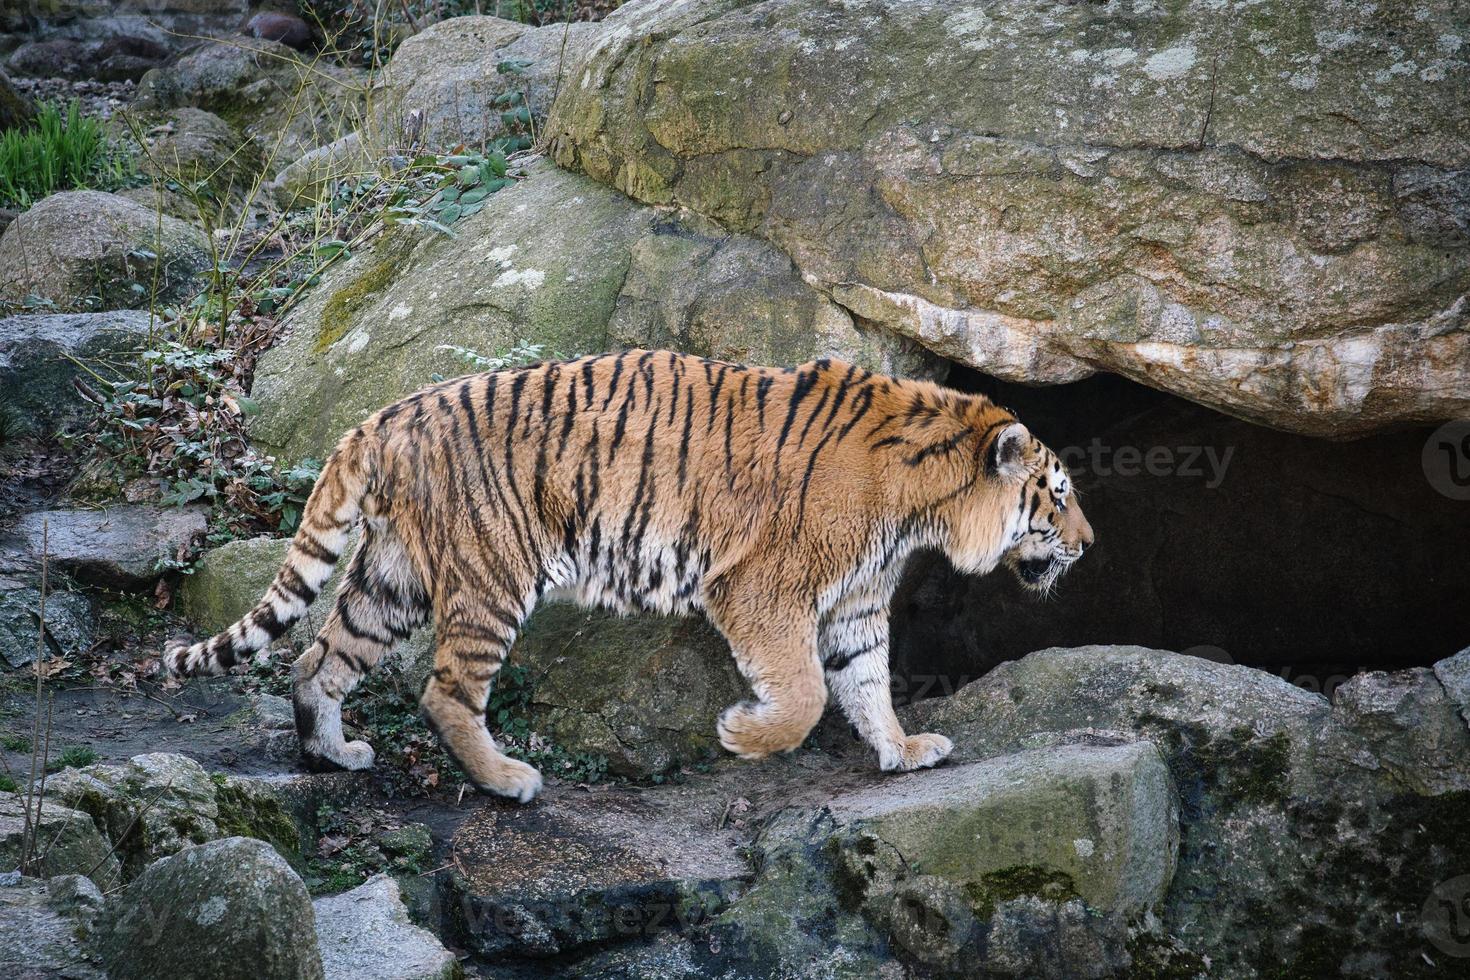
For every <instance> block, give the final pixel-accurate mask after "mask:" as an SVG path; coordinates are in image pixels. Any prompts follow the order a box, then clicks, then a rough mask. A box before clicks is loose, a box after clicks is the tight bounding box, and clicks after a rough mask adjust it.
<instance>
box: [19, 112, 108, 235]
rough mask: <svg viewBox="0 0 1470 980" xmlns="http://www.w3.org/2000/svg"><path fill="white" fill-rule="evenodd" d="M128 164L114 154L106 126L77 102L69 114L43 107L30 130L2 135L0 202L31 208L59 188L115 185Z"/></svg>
mask: <svg viewBox="0 0 1470 980" xmlns="http://www.w3.org/2000/svg"><path fill="white" fill-rule="evenodd" d="M125 170H126V165H125V164H124V163H123V162H122V159H121V158H120V157H119V156H118V155H116V154H114V153H112V152H111V151H110V150H109V148H108V145H107V138H106V136H105V135H104V134H103V131H102V124H101V123H99V122H97V120H95V119H89V118H87V117H85V116H83V115H82V111H81V106H80V105H79V104H78V103H77V102H76V101H75V100H73V101H72V103H71V105H70V106H68V107H67V109H66V111H65V113H63V112H62V110H61V109H59V108H58V107H56V106H54V105H46V106H42V107H41V110H40V112H39V113H38V114H37V116H36V124H35V126H34V127H32V128H29V129H9V130H6V131H5V132H3V133H0V206H3V207H12V208H28V207H30V206H31V205H32V204H34V203H35V202H36V201H39V200H40V199H41V198H43V197H46V196H47V195H49V194H54V193H56V192H57V191H64V190H72V189H75V188H85V187H102V186H115V185H116V184H118V183H120V182H121V181H122V179H123V177H124V176H125Z"/></svg>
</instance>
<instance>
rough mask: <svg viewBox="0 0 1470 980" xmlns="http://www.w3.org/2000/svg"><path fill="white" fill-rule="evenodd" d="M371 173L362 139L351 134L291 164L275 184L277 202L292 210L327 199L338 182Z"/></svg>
mask: <svg viewBox="0 0 1470 980" xmlns="http://www.w3.org/2000/svg"><path fill="white" fill-rule="evenodd" d="M370 170H371V161H370V160H369V159H368V154H367V151H366V150H364V149H363V146H362V137H361V135H360V134H358V133H356V132H351V133H348V134H347V135H346V136H344V137H342V138H341V139H339V140H336V141H334V142H331V143H328V144H327V145H326V146H319V147H317V148H316V149H314V150H312V151H310V152H308V153H306V154H305V155H303V156H302V157H301V158H300V159H299V160H296V161H294V162H293V163H290V164H288V165H287V166H286V167H285V169H283V170H282V171H281V172H280V173H278V174H276V178H275V180H274V181H272V182H271V192H272V193H273V194H274V195H275V198H276V203H277V204H279V205H280V206H281V208H282V209H285V210H289V209H291V208H295V207H302V206H305V205H309V204H315V203H316V202H318V201H322V200H325V199H326V198H327V197H328V196H329V195H330V194H331V193H332V191H333V189H334V187H335V186H336V184H337V182H338V181H340V180H343V179H345V178H348V177H350V176H351V175H354V174H363V173H367V172H369V171H370Z"/></svg>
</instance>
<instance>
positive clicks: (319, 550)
mask: <svg viewBox="0 0 1470 980" xmlns="http://www.w3.org/2000/svg"><path fill="white" fill-rule="evenodd" d="M359 517H361V518H362V519H363V524H364V529H363V538H362V542H361V544H360V545H359V546H358V549H357V553H356V555H355V556H354V557H353V560H352V563H351V566H350V568H349V569H348V571H347V574H346V577H345V581H344V584H343V585H342V587H341V589H340V590H339V592H338V594H337V599H336V605H335V607H334V608H333V609H332V612H331V614H330V615H329V616H328V617H327V621H326V624H325V626H324V627H323V629H322V631H321V633H320V634H319V635H318V636H317V638H316V642H315V643H314V644H312V646H311V647H310V648H309V649H308V650H307V651H306V653H305V654H303V655H302V656H301V658H300V659H299V660H297V661H296V664H295V667H294V669H293V677H294V685H295V707H296V724H297V729H298V731H299V734H300V736H301V744H302V748H303V751H304V752H305V753H306V755H307V757H308V759H309V760H310V761H314V762H318V763H321V762H327V763H332V764H335V765H337V766H342V767H345V768H348V769H361V768H365V767H367V766H370V765H371V764H372V761H373V750H372V748H371V747H370V746H368V745H367V744H365V743H363V742H347V741H344V739H343V735H342V724H341V715H340V709H341V703H342V699H343V698H344V697H345V696H346V695H347V693H348V692H349V691H351V690H352V688H353V686H354V685H356V684H357V682H358V680H359V679H360V678H361V677H362V675H363V673H364V672H365V671H367V670H369V669H371V668H372V666H373V665H374V664H376V663H377V662H378V661H379V659H381V658H382V656H383V655H384V654H385V653H386V652H388V651H389V650H390V649H391V648H392V647H393V646H394V644H396V643H397V642H399V641H400V640H402V639H403V638H404V637H406V636H407V635H408V633H409V632H410V631H411V630H412V629H414V627H416V626H418V625H419V624H421V623H423V622H425V621H426V619H427V618H428V616H429V615H430V613H432V614H433V618H434V630H435V638H436V652H435V659H434V664H435V666H434V671H433V676H432V679H431V680H430V681H429V683H428V685H427V687H426V689H425V691H424V694H423V701H422V704H423V709H424V713H425V715H426V717H427V719H428V721H429V723H430V725H431V726H432V727H433V728H434V729H435V730H436V731H437V732H438V734H439V736H440V738H441V739H442V740H443V742H444V744H445V745H446V747H447V748H448V749H449V750H450V751H452V752H453V754H454V755H455V756H456V757H457V759H458V761H459V762H460V764H461V765H462V766H463V768H464V770H465V772H466V773H468V774H469V776H470V778H471V779H472V780H473V781H474V782H475V784H476V785H477V786H479V787H480V788H481V789H483V790H488V791H490V792H494V793H501V794H504V795H507V796H513V797H515V798H517V799H520V800H523V801H524V800H528V799H530V798H531V797H532V796H533V795H534V794H535V793H536V791H537V790H538V789H539V788H540V785H541V776H540V774H539V773H538V772H537V771H536V770H535V769H533V768H531V767H530V766H528V765H525V764H524V763H521V762H518V761H515V760H513V759H510V758H507V757H506V756H504V755H503V754H501V753H500V752H499V751H498V750H497V749H496V746H495V742H494V741H493V739H492V738H491V736H490V733H489V732H488V731H487V730H486V727H485V716H484V709H485V703H486V699H487V697H488V693H489V688H490V684H491V679H492V678H493V677H494V676H495V672H496V671H497V670H498V669H499V668H500V665H501V663H502V662H503V661H504V659H505V656H506V652H507V651H508V650H509V649H510V647H511V644H512V642H513V641H514V640H515V637H516V633H517V631H518V630H519V629H520V628H521V624H522V623H523V622H525V620H526V617H527V616H528V615H529V614H530V612H531V609H532V607H533V606H535V605H536V603H537V602H539V601H541V600H542V599H547V598H556V597H562V598H572V599H575V600H577V601H580V602H583V603H586V604H589V605H598V606H609V607H612V608H615V609H619V610H625V611H638V610H648V611H654V612H662V613H670V612H676V613H688V612H693V611H695V610H699V611H702V612H704V613H705V614H706V615H707V616H708V617H709V619H710V620H711V622H713V623H714V625H715V626H716V627H718V628H719V630H720V631H721V632H722V633H723V634H724V636H725V637H726V639H728V640H729V642H730V648H731V650H732V652H733V653H734V656H735V660H736V662H737V663H738V664H739V667H740V670H741V672H742V673H743V674H744V675H745V677H746V678H747V679H748V680H749V681H750V684H751V687H752V688H753V689H754V693H755V697H754V699H753V700H751V701H747V702H744V703H741V704H737V705H734V706H732V707H730V708H729V709H727V710H726V711H725V712H724V713H723V715H722V716H721V717H720V719H719V722H718V732H719V737H720V741H721V743H722V744H723V745H724V746H725V747H726V748H727V749H729V750H730V751H731V752H735V753H737V754H739V755H742V756H745V757H747V758H758V757H760V756H763V755H766V754H768V753H771V752H780V751H783V750H786V749H791V748H794V747H796V746H797V745H799V744H800V743H801V742H802V740H803V739H804V738H805V736H806V735H807V733H808V731H809V730H810V729H811V728H812V726H813V725H815V724H816V722H817V720H818V719H819V718H820V716H821V714H822V711H823V709H824V707H825V705H826V703H827V693H828V690H829V687H830V689H831V691H832V692H833V693H834V694H835V696H836V699H837V701H838V703H839V704H840V705H841V706H842V708H843V710H844V711H845V712H846V714H847V716H848V718H849V719H850V720H851V721H852V723H853V724H854V725H855V726H856V727H857V729H858V731H859V732H860V733H861V735H862V737H863V738H864V739H866V740H867V741H868V742H869V743H870V744H871V745H872V746H873V748H874V749H876V750H877V753H878V759H879V762H880V764H881V766H882V767H883V768H884V769H915V768H918V767H921V766H930V765H933V764H935V763H936V762H938V761H939V760H941V759H943V758H944V757H945V755H946V754H948V752H949V751H950V747H951V746H950V742H949V740H948V739H946V738H944V737H943V736H942V735H905V734H904V731H903V729H902V728H901V727H900V725H899V723H898V719H897V718H896V717H895V716H894V712H893V707H892V704H891V701H890V697H889V682H888V602H889V597H890V596H891V595H892V593H893V590H894V588H895V586H896V585H897V583H898V579H899V576H900V573H901V571H902V568H903V565H904V561H905V558H906V557H907V556H908V555H909V553H910V552H912V551H913V550H914V549H916V548H920V547H937V548H941V549H943V550H944V552H945V553H946V554H947V555H948V556H949V558H950V559H951V560H952V561H953V562H954V563H955V565H957V566H958V567H959V568H961V569H962V570H966V571H969V572H974V573H984V572H988V571H990V570H991V569H993V568H994V567H995V566H996V565H998V564H1001V563H1004V564H1007V565H1008V566H1009V567H1011V568H1012V569H1013V570H1014V571H1015V572H1016V573H1017V574H1018V575H1019V576H1020V577H1021V579H1022V581H1023V582H1025V583H1026V584H1027V585H1029V586H1031V587H1033V588H1036V589H1039V590H1045V589H1047V588H1049V587H1050V585H1051V584H1052V582H1053V581H1054V580H1055V579H1056V577H1057V576H1058V575H1059V574H1060V573H1061V572H1062V571H1064V570H1065V569H1066V568H1067V567H1068V566H1069V565H1070V564H1071V563H1072V562H1073V561H1075V560H1076V559H1077V558H1078V557H1080V556H1081V554H1082V552H1083V550H1084V549H1085V548H1086V547H1087V546H1088V545H1089V544H1090V543H1091V542H1092V529H1091V528H1090V527H1089V526H1088V524H1087V520H1086V518H1085V517H1083V515H1082V511H1081V509H1080V508H1079V506H1078V505H1077V502H1076V499H1075V496H1074V494H1073V493H1072V490H1071V484H1070V481H1069V479H1068V476H1067V473H1066V471H1065V469H1064V468H1063V466H1062V465H1061V463H1060V461H1058V459H1057V458H1056V456H1055V455H1054V454H1052V453H1051V451H1050V450H1048V449H1046V447H1044V446H1043V445H1042V444H1041V443H1040V442H1038V441H1037V440H1036V439H1034V438H1032V436H1031V435H1030V433H1028V432H1027V430H1026V428H1025V427H1024V426H1022V425H1021V424H1020V423H1019V422H1017V421H1016V419H1015V417H1014V416H1012V415H1011V414H1010V413H1009V412H1007V411H1005V410H1004V409H1001V408H998V407H997V406H995V405H994V404H992V403H990V402H989V401H987V400H986V399H984V398H982V397H978V396H971V395H962V394H959V393H956V392H953V391H948V390H946V389H943V388H940V387H938V386H936V385H933V384H929V383H926V382H917V381H902V380H895V379H893V378H886V377H882V376H880V375H875V374H873V373H871V372H869V371H865V370H863V369H861V368H857V367H854V366H852V365H850V364H844V363H840V362H837V361H826V360H822V361H816V362H813V363H809V364H805V365H802V366H801V367H799V368H796V369H794V370H792V369H785V370H782V369H775V368H761V367H746V366H743V365H739V364H727V363H721V362H717V361H710V360H703V359H700V358H697V357H691V356H687V355H683V354H676V353H669V352H666V351H641V350H631V351H627V352H625V353H622V354H604V355H599V356H596V357H586V358H582V359H580V360H574V361H565V362H558V363H547V364H541V365H537V366H534V367H528V368H524V369H520V370H512V371H502V372H496V373H493V374H480V375H474V376H471V377H466V378H460V379H457V380H454V381H447V382H444V383H443V384H439V385H436V386H434V387H432V388H428V389H425V390H424V391H421V392H419V393H418V394H415V395H412V396H411V397H409V398H406V399H404V400H403V401H400V402H397V403H396V404H393V405H390V406H388V407H387V408H384V409H383V410H381V411H380V412H378V413H377V414H376V415H374V416H373V417H372V418H370V419H368V421H367V422H365V423H364V424H363V425H361V426H360V427H358V428H356V429H354V430H352V431H351V432H349V433H348V434H347V435H346V436H345V437H344V438H343V439H342V441H341V442H340V443H339V444H338V446H337V448H336V450H335V451H334V452H333V453H332V455H331V457H330V459H329V460H328V462H327V464H326V467H325V468H324V469H323V471H322V475H321V479H320V480H319V481H318V483H317V485H316V489H315V490H314V491H313V492H312V495H311V499H310V500H309V501H308V503H307V505H306V509H305V513H304V516H303V520H302V524H301V528H300V530H299V531H298V532H297V533H296V537H295V539H294V540H293V541H292V545H291V549H290V553H289V555H288V557H287V559H286V561H285V564H284V565H283V566H282V568H281V570H280V572H279V574H278V575H277V576H276V579H275V581H274V582H273V583H272V585H271V587H270V589H269V590H268V591H267V593H266V595H265V597H264V598H263V599H262V600H261V601H260V603H259V605H257V606H256V607H255V609H254V610H253V611H252V612H251V613H249V614H248V615H247V616H246V617H245V618H244V619H242V620H241V621H240V622H238V623H236V624H235V625H234V626H232V627H230V628H229V629H228V630H226V631H225V632H223V633H221V634H219V635H218V636H216V637H214V638H213V639H211V640H208V641H206V642H202V643H197V644H194V645H193V646H184V645H182V644H177V645H172V646H171V647H170V648H169V650H168V651H167V653H166V655H165V663H166V664H167V666H168V667H169V669H171V670H173V671H175V672H178V673H181V674H208V673H219V672H222V671H225V670H227V669H229V668H230V667H231V666H233V665H235V664H237V663H239V662H241V661H242V660H244V659H247V658H248V657H249V656H250V655H251V654H253V653H254V652H256V651H258V650H261V649H263V648H265V647H266V646H268V645H269V644H270V642H271V641H272V640H274V639H275V638H277V637H279V636H280V635H281V634H282V633H283V632H284V631H285V630H286V629H287V627H288V626H289V625H290V624H291V623H293V622H295V621H296V620H298V619H300V618H301V616H302V615H303V614H304V613H305V611H306V608H307V606H308V605H309V604H310V603H311V601H312V600H313V599H315V598H316V595H317V593H318V591H319V590H320V589H321V588H322V586H323V585H324V584H325V583H326V581H327V579H328V576H329V575H330V573H331V571H332V565H333V563H334V562H335V561H336V560H337V558H338V557H339V555H340V554H341V553H342V551H343V549H344V548H345V547H346V544H347V540H348V532H349V531H350V530H351V529H352V527H353V525H354V522H356V521H357V519H358V518H359Z"/></svg>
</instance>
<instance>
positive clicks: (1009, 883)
mask: <svg viewBox="0 0 1470 980" xmlns="http://www.w3.org/2000/svg"><path fill="white" fill-rule="evenodd" d="M964 887H965V894H966V895H967V896H968V897H969V899H970V908H971V909H972V910H973V911H974V913H975V916H976V918H979V919H981V920H985V919H989V918H990V916H991V915H992V914H993V913H994V912H995V907H996V906H997V905H999V904H1000V903H1001V902H1006V901H1009V900H1011V899H1013V898H1020V897H1022V896H1023V895H1035V896H1036V897H1037V898H1041V899H1045V900H1046V901H1048V902H1066V901H1070V900H1071V899H1074V898H1077V897H1078V895H1077V886H1076V884H1075V883H1074V882H1073V881H1072V876H1071V875H1069V874H1066V873H1065V872H1062V871H1053V870H1051V869H1050V868H1042V867H1039V866H1037V865H1034V864H1018V865H1015V866H1013V867H1009V868H1001V869H1000V870H998V871H989V872H986V873H985V874H984V875H982V876H981V878H980V880H979V881H972V882H967V883H966V884H965V886H964Z"/></svg>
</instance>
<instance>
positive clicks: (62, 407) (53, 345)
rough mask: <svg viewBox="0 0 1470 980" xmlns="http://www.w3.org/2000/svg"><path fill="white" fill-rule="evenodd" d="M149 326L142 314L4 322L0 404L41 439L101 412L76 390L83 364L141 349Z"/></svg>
mask: <svg viewBox="0 0 1470 980" xmlns="http://www.w3.org/2000/svg"><path fill="white" fill-rule="evenodd" d="M149 323H150V317H149V315H148V314H147V313H146V312H144V311H142V310H113V311H110V312H106V313H54V314H35V315H27V316H9V317H4V318H0V391H4V392H5V394H4V395H3V396H0V403H3V404H4V405H7V406H9V407H10V408H11V409H12V410H14V411H16V412H18V413H19V415H20V417H21V419H22V420H23V422H24V424H25V425H26V426H27V428H29V429H30V430H31V434H32V435H37V436H48V435H50V434H51V433H52V432H54V431H55V429H56V427H57V426H58V425H60V424H62V423H64V422H67V421H71V420H74V419H77V418H79V417H81V416H82V415H83V414H85V413H86V412H89V411H95V408H94V407H92V406H90V404H89V403H88V402H86V401H84V400H83V399H82V398H81V397H80V396H79V395H78V394H77V392H76V389H75V388H73V387H72V383H71V382H72V379H73V378H75V377H78V376H79V375H80V374H81V373H82V369H81V368H80V367H78V366H77V362H78V361H82V362H84V363H85V362H88V361H91V360H95V359H98V358H105V357H114V356H121V355H125V354H128V353H130V352H133V351H137V350H139V349H141V348H142V347H143V345H144V344H146V343H147V341H148V328H149Z"/></svg>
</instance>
